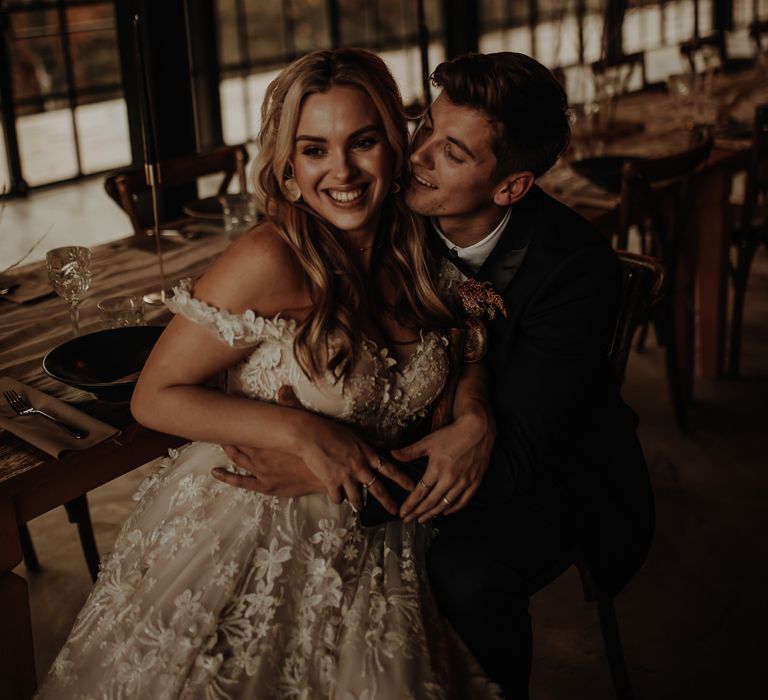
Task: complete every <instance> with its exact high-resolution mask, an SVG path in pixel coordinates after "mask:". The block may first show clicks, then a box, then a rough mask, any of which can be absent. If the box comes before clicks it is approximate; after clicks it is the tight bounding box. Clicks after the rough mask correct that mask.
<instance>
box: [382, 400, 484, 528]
mask: <svg viewBox="0 0 768 700" xmlns="http://www.w3.org/2000/svg"><path fill="white" fill-rule="evenodd" d="M495 439H496V424H495V421H494V419H493V413H492V412H491V411H490V410H479V411H471V412H467V413H465V414H463V415H461V416H459V417H458V418H457V419H456V420H455V421H454V422H453V423H451V424H450V425H448V426H446V427H445V428H441V429H440V430H436V431H435V432H434V433H430V434H429V435H427V436H426V437H424V438H422V439H421V440H419V441H418V442H415V443H413V444H412V445H409V446H407V447H403V448H401V449H399V450H393V451H392V456H393V457H395V458H396V459H399V460H401V461H404V462H409V461H411V460H414V459H417V458H418V457H424V456H426V457H428V458H429V463H428V465H427V470H426V471H425V472H424V476H423V477H422V478H421V480H420V481H419V482H418V484H417V485H416V488H415V489H414V490H413V491H412V492H411V495H410V496H409V497H408V498H407V500H406V501H405V503H403V505H402V506H401V508H400V517H401V518H403V520H405V521H406V522H408V521H410V520H414V519H418V520H419V522H421V523H423V522H426V521H427V520H429V519H430V518H433V517H435V516H436V515H450V514H451V513H455V512H456V511H458V510H461V509H462V508H463V507H464V506H466V505H467V503H469V501H470V500H471V498H472V496H474V494H475V492H476V491H477V489H478V488H479V486H480V483H481V482H482V480H483V476H484V475H485V472H486V470H487V468H488V463H489V461H490V458H491V451H492V450H493V443H494V441H495Z"/></svg>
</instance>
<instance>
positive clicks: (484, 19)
mask: <svg viewBox="0 0 768 700" xmlns="http://www.w3.org/2000/svg"><path fill="white" fill-rule="evenodd" d="M504 9H505V8H504V0H482V1H481V2H480V31H481V32H482V31H483V30H484V29H485V28H486V27H496V26H498V25H499V24H501V23H502V22H503V21H504V20H505V16H504V15H505V12H504Z"/></svg>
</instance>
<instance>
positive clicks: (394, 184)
mask: <svg viewBox="0 0 768 700" xmlns="http://www.w3.org/2000/svg"><path fill="white" fill-rule="evenodd" d="M399 191H400V183H399V182H398V181H397V180H393V182H392V189H391V190H390V192H392V194H397V193H398V192H399Z"/></svg>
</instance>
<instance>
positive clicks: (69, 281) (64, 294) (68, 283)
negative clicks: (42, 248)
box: [45, 245, 91, 335]
mask: <svg viewBox="0 0 768 700" xmlns="http://www.w3.org/2000/svg"><path fill="white" fill-rule="evenodd" d="M45 258H46V261H47V263H48V279H49V280H50V282H51V285H52V286H53V289H54V291H55V292H56V294H58V295H59V296H60V297H61V298H62V299H64V300H65V301H66V302H68V303H69V318H70V319H71V320H72V330H73V331H74V334H75V335H77V334H78V333H79V331H80V314H79V310H78V306H79V304H80V302H81V301H82V298H83V295H84V294H85V293H86V292H87V291H88V287H90V286H91V251H90V250H89V249H88V248H84V247H83V246H76V245H70V246H64V247H63V248H54V249H53V250H49V251H48V252H47V253H46V254H45Z"/></svg>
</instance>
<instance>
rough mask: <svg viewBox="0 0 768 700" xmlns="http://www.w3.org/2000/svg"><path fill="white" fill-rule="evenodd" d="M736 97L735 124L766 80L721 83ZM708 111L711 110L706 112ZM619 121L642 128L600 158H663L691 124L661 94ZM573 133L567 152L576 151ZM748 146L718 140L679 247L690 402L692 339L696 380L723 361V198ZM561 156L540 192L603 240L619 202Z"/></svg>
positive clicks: (746, 77)
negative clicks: (593, 228) (741, 96)
mask: <svg viewBox="0 0 768 700" xmlns="http://www.w3.org/2000/svg"><path fill="white" fill-rule="evenodd" d="M735 91H740V92H741V93H743V94H744V95H745V97H744V99H742V100H741V101H740V102H739V103H738V104H737V105H736V106H735V107H734V111H735V112H736V113H737V114H738V116H739V118H740V119H751V115H752V114H753V112H754V106H755V105H756V104H758V103H760V102H765V101H768V88H766V83H765V81H762V82H760V81H759V80H756V74H755V73H752V72H749V73H745V74H743V75H741V76H735V77H734V76H723V77H722V78H720V79H719V81H718V82H717V83H716V85H715V93H716V95H719V98H720V99H728V97H729V93H733V92H735ZM712 111H713V112H714V110H712ZM616 116H617V119H619V120H623V121H633V120H634V121H637V122H641V123H642V124H643V131H642V132H641V133H637V134H633V135H629V136H626V137H623V138H618V139H616V140H614V141H612V142H607V143H603V144H601V149H602V152H604V153H606V154H609V153H617V154H624V155H640V156H646V157H654V156H661V155H666V154H670V153H674V152H676V151H680V150H683V149H684V148H685V147H686V144H687V141H688V138H689V133H690V132H689V130H688V129H687V128H686V125H687V122H689V120H690V117H691V111H690V106H689V105H685V104H681V103H680V102H679V101H676V100H674V99H673V98H671V97H670V96H668V95H666V94H663V93H647V94H635V95H630V96H626V97H623V98H622V99H620V100H619V101H618V103H617V111H616ZM579 136H580V134H579V131H578V130H576V132H575V138H574V145H573V146H572V150H573V151H576V152H577V153H578V151H579V150H580V147H581V146H582V145H583V144H581V143H580V142H579ZM749 147H750V143H749V141H748V140H734V139H727V140H726V139H717V138H716V140H715V147H714V149H713V151H712V154H711V156H710V158H709V160H708V162H707V164H706V166H705V168H704V169H703V171H702V172H701V174H700V177H699V195H698V200H697V204H696V209H695V215H694V221H693V223H692V225H691V226H690V227H689V231H688V234H689V236H688V238H687V239H686V240H685V241H683V243H682V246H681V256H680V261H679V266H678V269H677V271H676V272H677V284H678V293H677V295H676V298H675V300H674V303H675V305H676V311H677V318H678V319H679V320H680V322H679V324H678V329H677V339H678V347H679V355H680V358H681V366H680V369H681V376H682V378H683V383H684V386H685V388H686V390H687V393H688V395H689V397H692V395H693V380H694V370H695V367H696V361H695V359H696V358H695V354H696V353H695V348H696V345H697V342H696V341H697V335H698V350H699V352H698V359H699V363H698V367H699V371H700V373H701V375H702V376H704V377H707V378H718V377H721V376H722V374H723V365H724V358H725V343H726V326H727V299H728V256H729V250H730V233H729V229H730V226H731V223H732V222H731V221H730V220H729V216H728V214H729V197H730V193H731V182H732V178H733V175H734V174H735V173H736V172H738V171H740V170H744V169H745V168H746V167H747V165H748V155H749ZM567 162H568V158H567V157H566V158H565V159H564V161H563V163H562V164H560V165H558V166H557V167H556V168H555V169H554V170H553V171H552V172H551V173H549V174H548V175H547V176H545V177H544V178H543V180H542V186H543V187H544V189H546V190H548V191H549V192H551V193H552V194H553V195H554V196H556V197H558V198H559V199H561V200H562V201H563V202H565V203H566V204H569V205H570V206H572V207H573V208H574V209H576V210H577V211H580V212H581V213H582V214H583V215H584V216H585V217H586V218H588V219H590V220H592V221H593V222H594V223H595V224H596V225H597V226H598V228H600V229H601V230H603V231H604V232H605V233H606V234H611V233H612V232H615V231H616V229H617V223H618V222H617V217H616V214H617V208H618V204H619V199H618V197H616V196H612V195H608V194H606V193H605V192H602V191H600V190H599V189H598V188H596V187H594V186H592V185H590V184H589V183H588V182H587V181H586V180H584V179H583V178H581V177H580V176H578V175H576V174H575V173H574V172H573V171H572V170H571V169H570V168H569V167H568V165H567Z"/></svg>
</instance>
